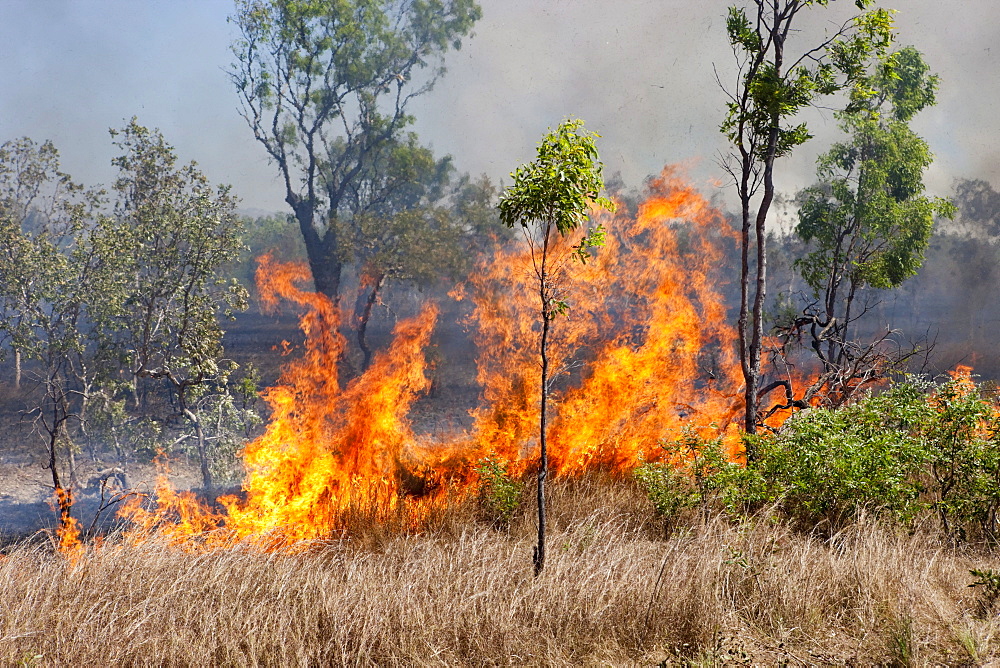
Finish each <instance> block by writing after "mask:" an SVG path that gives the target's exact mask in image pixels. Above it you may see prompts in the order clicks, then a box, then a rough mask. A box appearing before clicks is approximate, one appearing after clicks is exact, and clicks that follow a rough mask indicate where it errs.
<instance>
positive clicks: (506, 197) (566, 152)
mask: <svg viewBox="0 0 1000 668" xmlns="http://www.w3.org/2000/svg"><path fill="white" fill-rule="evenodd" d="M599 136H600V135H598V134H596V133H592V132H588V131H587V130H585V129H584V128H583V121H581V120H579V119H571V120H567V121H564V122H563V123H561V124H560V125H559V127H558V128H556V130H555V131H550V132H549V133H548V134H547V135H545V137H544V138H543V139H542V141H541V143H540V144H539V145H538V157H537V158H536V159H535V161H534V162H530V163H528V164H525V165H521V166H520V167H518V168H517V171H515V172H513V173H511V178H512V179H513V180H514V181H513V183H512V184H511V186H510V187H509V188H507V189H506V190H504V192H503V195H501V197H500V205H499V209H500V221H501V222H502V223H503V224H505V225H506V226H507V227H514V226H516V225H521V226H523V227H529V226H530V225H532V224H534V223H536V222H544V223H545V224H546V225H549V224H551V225H553V226H554V227H555V229H556V230H557V231H558V232H559V234H561V235H564V236H565V235H567V234H569V233H570V232H572V231H574V230H576V229H577V228H579V227H581V226H582V225H583V224H584V223H585V222H586V220H587V213H588V211H589V209H590V206H591V205H592V204H593V205H596V206H598V207H601V208H603V209H608V210H612V211H613V210H614V203H613V202H611V200H609V199H607V198H606V197H602V196H601V190H602V189H603V188H604V179H603V177H602V175H601V172H602V169H603V165H602V164H601V163H600V161H599V160H598V157H597V145H596V144H595V142H594V139H596V138H597V137H599ZM595 241H596V239H595Z"/></svg>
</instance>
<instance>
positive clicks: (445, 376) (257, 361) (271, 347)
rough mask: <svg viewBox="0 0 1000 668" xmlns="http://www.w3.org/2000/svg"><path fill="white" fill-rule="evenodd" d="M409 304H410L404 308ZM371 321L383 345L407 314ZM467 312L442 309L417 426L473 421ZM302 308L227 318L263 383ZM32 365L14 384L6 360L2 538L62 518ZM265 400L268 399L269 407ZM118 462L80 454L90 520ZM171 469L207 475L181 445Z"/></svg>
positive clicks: (139, 465)
mask: <svg viewBox="0 0 1000 668" xmlns="http://www.w3.org/2000/svg"><path fill="white" fill-rule="evenodd" d="M404 311H405V309H404ZM378 315H379V317H378V318H376V319H374V320H373V322H372V326H371V342H372V344H373V348H375V349H376V350H377V349H378V348H379V347H381V346H384V345H385V344H387V343H388V341H389V339H390V336H391V328H392V325H393V323H394V322H395V320H396V319H397V318H398V317H405V316H406V315H407V313H406V312H403V313H401V314H397V313H393V312H390V311H388V310H383V312H381V313H380V314H378ZM460 317H461V313H458V312H455V310H454V306H453V307H452V310H451V311H450V312H447V313H442V317H441V320H440V321H439V322H440V325H441V326H439V327H438V331H437V333H436V334H435V336H434V340H433V341H432V345H431V348H430V350H429V351H428V357H429V359H430V360H431V361H432V364H433V370H432V372H431V374H432V381H433V382H432V388H431V390H430V392H429V393H427V394H426V395H425V396H422V397H421V398H419V399H418V400H417V401H416V403H415V404H414V407H413V410H412V411H411V419H412V423H413V428H414V430H415V432H416V433H417V434H418V435H421V436H422V435H426V436H431V437H434V436H443V435H445V434H451V433H455V432H456V431H461V430H462V429H465V428H467V427H468V426H469V425H470V424H471V419H470V417H469V411H470V410H471V409H473V408H474V407H475V406H476V403H477V400H478V395H479V388H478V386H477V385H476V381H475V351H474V347H473V346H472V343H471V341H470V340H469V337H468V335H467V334H466V333H465V332H464V330H463V329H462V328H461V327H460V326H455V325H454V324H451V325H450V326H445V324H446V323H455V322H457V321H458V320H459V319H460ZM297 323H298V317H297V314H296V313H294V312H290V313H283V314H281V315H277V316H269V315H262V314H260V313H259V312H255V311H252V312H250V313H247V314H243V315H240V316H239V317H238V319H237V320H236V321H234V322H232V323H227V325H226V328H227V333H226V338H225V346H226V352H227V356H228V357H231V358H232V359H233V360H235V361H236V362H237V363H239V364H241V365H243V364H246V363H247V362H250V363H253V364H254V365H255V366H256V367H257V368H258V369H260V371H261V376H262V381H261V386H262V387H267V386H269V385H272V384H274V383H275V382H276V381H277V379H278V377H279V374H280V371H281V366H282V364H283V363H284V362H285V361H287V359H288V358H286V357H283V356H282V355H281V350H282V349H283V347H284V346H283V342H288V344H289V346H290V348H291V351H292V352H291V353H290V355H295V354H296V350H297V349H298V348H299V347H300V346H301V344H302V339H303V337H302V334H301V332H300V331H299V329H298V326H297ZM30 371H31V370H30V368H27V367H26V369H25V373H24V381H23V382H22V388H21V389H20V390H15V389H14V387H13V366H12V364H11V361H10V359H9V356H8V359H7V360H6V361H4V362H3V363H0V545H2V544H5V543H9V542H11V541H16V540H21V539H24V538H28V537H30V536H32V535H35V534H38V533H39V532H44V531H46V530H51V529H52V528H54V526H55V524H56V520H57V515H56V512H55V511H54V509H53V507H52V501H53V495H52V481H51V476H50V473H49V471H48V469H47V468H45V461H46V458H45V448H44V442H43V441H42V440H41V439H40V437H39V436H38V434H36V433H34V431H33V429H32V425H31V423H30V420H29V419H28V418H26V417H25V416H24V411H25V408H26V407H29V406H30V405H31V404H32V400H33V395H32V393H33V391H34V390H33V389H32V388H33V385H32V383H31V380H30V375H31V373H30ZM264 408H265V407H264V406H263V405H262V406H261V409H262V410H263V409H264ZM116 464H117V461H116V458H115V457H114V455H113V453H111V452H92V451H88V449H87V448H84V451H83V452H80V453H78V454H77V455H76V466H77V480H78V485H77V486H76V488H75V489H76V491H75V503H74V516H76V517H77V518H78V519H79V520H80V522H81V524H82V525H83V526H84V528H87V527H89V526H90V525H91V523H92V522H93V520H94V518H95V516H96V515H97V514H98V509H99V508H100V506H101V505H102V499H101V485H100V483H99V482H98V481H97V478H98V477H99V475H100V474H101V473H107V472H108V470H109V469H111V468H113V467H115V466H116ZM169 467H170V477H171V481H172V483H173V484H174V487H175V488H177V489H196V488H197V486H198V485H199V483H200V480H201V477H200V473H199V469H198V465H197V462H196V461H195V460H193V459H190V458H187V457H185V455H183V453H174V454H173V455H172V457H171V458H170V461H169ZM156 476H157V467H156V465H155V464H154V463H153V462H152V461H151V459H150V458H149V457H148V455H147V458H146V459H145V460H144V459H142V458H141V457H140V458H138V459H137V461H132V462H129V464H128V470H127V481H126V483H127V485H128V486H129V487H130V488H134V489H138V490H140V491H144V492H148V491H151V490H152V489H153V485H154V482H155V480H156ZM115 489H116V485H115V481H114V479H112V480H111V483H110V484H109V485H108V486H107V487H106V488H105V498H107V497H108V496H110V494H111V493H112V492H113V491H114V490H115ZM114 511H115V508H114V507H111V508H109V509H106V510H104V511H103V512H102V513H101V517H100V520H101V521H100V524H101V525H102V526H104V527H108V526H111V525H112V524H113V522H114Z"/></svg>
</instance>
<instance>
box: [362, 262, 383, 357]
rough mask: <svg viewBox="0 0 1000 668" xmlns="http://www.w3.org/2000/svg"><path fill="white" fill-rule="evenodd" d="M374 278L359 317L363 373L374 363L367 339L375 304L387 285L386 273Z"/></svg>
mask: <svg viewBox="0 0 1000 668" xmlns="http://www.w3.org/2000/svg"><path fill="white" fill-rule="evenodd" d="M373 278H374V282H373V283H372V285H371V292H369V293H368V298H367V299H365V300H364V305H363V307H362V308H361V313H360V314H359V315H358V347H359V348H360V349H361V354H362V355H363V356H364V359H363V360H362V362H361V371H362V373H364V372H365V371H367V370H368V367H369V366H370V365H371V362H372V349H371V347H369V345H368V339H367V334H368V321H369V320H370V319H371V317H372V309H373V308H374V307H375V304H376V303H378V298H379V294H380V293H381V291H382V287H383V286H384V285H385V274H384V273H380V274H378V276H376V277H373ZM361 296H362V295H359V297H361ZM359 301H360V300H359Z"/></svg>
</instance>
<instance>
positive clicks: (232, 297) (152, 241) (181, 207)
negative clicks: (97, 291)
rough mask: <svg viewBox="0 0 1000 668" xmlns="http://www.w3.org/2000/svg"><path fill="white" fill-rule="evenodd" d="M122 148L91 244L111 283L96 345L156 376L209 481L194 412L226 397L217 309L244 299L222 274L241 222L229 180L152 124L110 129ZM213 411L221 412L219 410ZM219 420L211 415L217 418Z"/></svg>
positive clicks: (98, 305)
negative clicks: (213, 180)
mask: <svg viewBox="0 0 1000 668" xmlns="http://www.w3.org/2000/svg"><path fill="white" fill-rule="evenodd" d="M112 136H113V137H115V145H116V146H117V147H118V148H119V149H120V150H121V151H122V153H121V155H120V156H119V157H117V158H115V160H114V164H115V165H116V166H117V167H118V169H119V175H118V179H117V180H116V181H115V184H114V190H115V192H116V193H117V195H118V200H117V204H116V207H115V211H114V213H113V215H111V216H105V217H103V218H102V219H101V221H100V222H99V224H98V227H97V229H96V231H95V234H94V238H93V243H94V245H95V248H96V249H97V250H98V254H99V256H100V257H101V258H103V262H104V263H105V265H106V266H105V271H106V272H107V273H108V274H110V275H113V276H114V277H115V281H116V285H115V286H114V287H113V288H112V289H109V290H108V291H107V293H106V294H107V295H108V296H110V299H105V300H103V301H95V302H94V303H93V304H92V306H91V312H92V315H93V317H94V319H95V324H98V325H100V327H101V331H103V332H106V333H105V334H103V335H102V353H103V355H104V357H105V359H111V358H112V357H114V358H115V359H114V361H115V362H116V364H114V365H108V368H120V367H118V365H122V366H124V367H125V368H126V369H127V370H128V373H129V376H130V377H131V378H133V379H135V380H136V382H141V380H142V379H144V378H149V379H154V380H162V381H164V382H166V383H167V385H168V386H169V388H170V391H171V399H172V400H173V402H175V409H176V414H177V415H178V416H180V417H181V420H182V422H183V423H185V424H186V425H188V426H189V427H190V428H191V430H192V432H191V433H189V434H182V435H181V440H182V441H183V440H186V439H187V438H193V439H194V442H195V444H196V447H197V451H198V457H199V460H200V464H201V474H202V483H203V485H204V487H205V488H206V489H211V488H212V486H213V481H212V474H211V461H210V460H211V458H210V455H209V451H208V446H209V442H210V441H211V440H217V439H218V438H219V435H218V434H215V435H210V434H209V433H207V431H206V428H207V425H206V423H205V421H204V420H203V417H202V411H203V410H204V409H207V408H208V407H212V408H213V409H214V411H213V412H218V411H221V410H224V407H225V406H227V405H230V404H231V402H229V401H228V400H227V399H226V397H225V396H220V395H225V394H226V393H227V392H228V390H227V380H228V377H229V375H230V373H231V372H232V371H233V370H234V369H235V365H233V364H232V363H230V362H228V361H226V360H224V358H223V347H222V335H223V331H222V327H221V326H220V324H219V321H218V318H217V315H218V314H219V313H220V312H221V313H223V314H226V315H229V314H231V313H232V311H233V310H235V309H240V310H242V309H245V308H246V306H247V292H246V289H245V288H244V287H243V286H241V285H240V284H239V282H238V281H237V280H236V279H223V278H221V277H220V276H219V271H220V269H221V268H223V267H225V266H227V265H229V264H231V263H232V262H234V261H236V260H237V259H238V257H239V254H240V252H241V251H242V250H243V249H244V246H243V243H242V240H241V235H242V223H241V221H240V219H239V217H238V216H237V215H236V213H235V208H236V200H235V198H234V197H233V196H232V194H231V192H230V188H229V187H228V186H220V187H218V188H214V187H212V186H211V185H210V184H209V183H208V180H207V179H206V178H205V176H204V175H203V174H202V173H201V172H200V171H199V170H198V169H197V166H196V165H195V163H190V164H188V165H184V166H181V167H178V166H177V164H176V163H177V158H176V156H175V155H174V151H173V148H172V147H171V146H170V145H169V144H168V143H167V142H166V140H165V139H164V138H163V135H162V134H160V132H159V131H157V130H148V129H147V128H144V127H142V126H141V125H139V124H138V123H137V122H136V120H135V119H132V121H131V122H130V123H129V124H128V125H127V126H126V127H125V128H124V129H123V130H121V131H120V132H119V131H112ZM220 416H221V413H220ZM222 422H223V420H222V419H221V417H220V419H219V420H216V423H218V424H221V423H222Z"/></svg>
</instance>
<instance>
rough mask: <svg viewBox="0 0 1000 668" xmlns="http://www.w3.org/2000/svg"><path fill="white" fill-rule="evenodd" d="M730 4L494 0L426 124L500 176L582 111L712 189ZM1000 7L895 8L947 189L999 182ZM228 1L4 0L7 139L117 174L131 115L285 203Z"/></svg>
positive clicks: (218, 174)
mask: <svg viewBox="0 0 1000 668" xmlns="http://www.w3.org/2000/svg"><path fill="white" fill-rule="evenodd" d="M730 1H731V0H707V1H704V2H690V1H683V2H682V1H679V0H668V1H663V0H656V1H641V2H638V1H636V2H621V3H619V2H616V3H611V2H607V1H606V0H548V1H546V2H537V1H534V0H483V1H482V3H481V4H482V7H483V18H482V20H481V21H480V22H479V23H478V24H477V25H476V28H475V36H474V37H473V38H471V39H467V40H466V42H465V44H464V46H463V48H462V50H461V51H459V52H452V53H450V54H449V55H448V59H447V66H448V70H449V71H448V74H447V75H446V76H445V78H444V79H443V80H441V81H440V82H439V83H438V85H437V87H436V88H435V90H434V91H432V92H431V93H430V94H429V95H427V96H426V97H424V98H422V99H420V100H419V101H418V103H417V104H416V105H415V106H414V107H413V111H414V112H415V114H416V116H417V123H416V126H415V129H416V130H417V131H418V132H419V133H420V135H421V136H422V138H423V140H424V141H425V142H427V143H429V144H431V145H432V146H433V148H434V149H435V150H436V151H437V152H438V153H441V154H444V153H448V154H451V155H452V156H453V157H454V158H455V163H456V165H457V167H458V168H459V169H460V170H462V171H467V172H470V173H473V174H480V173H485V174H487V175H489V176H490V177H491V178H493V179H494V180H498V179H500V178H502V177H504V176H506V174H507V173H508V172H510V171H511V170H512V169H513V168H514V167H516V166H517V165H518V164H520V163H521V162H523V161H525V160H528V159H530V158H531V157H532V154H533V150H534V145H535V142H536V141H537V139H538V137H540V136H541V134H542V133H543V132H544V130H545V128H546V127H548V126H554V125H555V124H556V123H558V122H559V121H560V120H561V119H562V118H564V117H566V116H579V117H581V118H584V119H585V120H586V121H587V125H588V127H590V128H592V129H594V130H596V131H598V132H600V133H601V134H602V135H603V138H602V140H601V142H600V150H601V154H602V157H603V159H604V160H605V162H606V164H607V170H608V172H609V173H615V172H620V173H621V175H622V177H623V179H624V181H625V184H626V185H629V186H636V185H639V184H640V183H641V182H642V180H643V179H644V178H645V177H646V176H648V175H650V174H654V173H656V172H658V171H659V169H660V167H662V165H663V164H665V163H668V162H682V163H685V164H687V165H688V166H689V169H690V170H691V172H692V175H693V176H694V177H695V178H696V179H697V180H699V181H700V182H703V183H706V182H709V181H712V180H721V179H723V178H724V173H723V172H722V170H721V169H719V167H718V164H717V158H718V154H719V151H720V150H722V149H723V148H724V144H723V142H722V140H721V136H720V135H719V132H718V125H719V122H720V119H721V117H722V113H723V105H724V102H725V97H724V95H723V93H722V91H721V90H720V89H719V87H718V85H717V84H716V81H715V76H716V74H715V73H716V71H718V73H719V75H720V76H721V77H722V79H723V81H727V80H731V79H732V76H733V69H732V54H731V52H730V50H729V46H728V44H727V42H726V38H725V13H726V6H727V4H729V2H730ZM838 5H842V6H840V7H838ZM853 6H854V5H853V3H850V2H846V1H845V2H838V3H835V4H834V6H833V8H831V9H829V10H817V11H815V12H812V15H811V17H810V21H812V24H811V25H810V24H803V25H804V26H805V27H806V30H807V31H808V34H809V35H810V36H811V35H815V34H816V32H815V31H816V30H822V29H824V28H825V27H830V26H832V25H833V23H834V22H835V21H836V20H837V19H838V18H839V19H842V18H843V17H844V16H847V15H848V12H849V11H850V10H851V9H852V8H853ZM995 7H996V5H995V2H994V1H993V0H970V1H968V2H963V3H960V4H956V5H955V6H954V7H952V6H949V3H941V2H939V1H938V0H912V1H910V2H906V3H900V4H899V8H900V9H901V11H900V12H899V14H898V15H897V22H898V28H899V30H898V36H899V43H900V44H913V45H915V46H916V47H917V48H918V49H920V50H921V51H922V52H924V54H925V56H926V60H927V61H928V62H929V63H930V65H931V67H932V69H933V70H934V71H935V72H937V73H939V74H940V75H941V79H942V85H941V91H940V95H939V104H938V105H937V106H936V107H934V108H932V109H930V110H928V111H925V112H924V113H923V114H921V115H920V116H919V117H918V119H917V121H916V123H915V126H916V129H917V131H918V132H919V133H921V134H922V135H923V136H924V137H925V138H926V139H927V140H928V141H929V143H930V144H931V147H932V149H933V150H934V151H935V153H936V154H937V156H938V160H937V162H936V163H935V165H934V166H933V168H932V170H931V173H930V175H929V177H928V183H929V185H930V187H931V189H932V190H933V191H934V192H935V193H937V194H941V195H945V194H947V192H948V191H949V190H950V188H951V185H952V182H953V180H954V179H956V178H961V177H966V178H984V179H986V180H989V181H991V182H993V183H996V182H997V181H998V177H1000V174H998V173H997V170H998V167H997V164H996V160H995V159H994V156H995V155H996V154H997V152H998V138H1000V131H998V130H1000V128H998V125H1000V120H998V118H1000V117H998V115H997V114H996V113H995V112H994V111H993V110H994V109H995V107H996V102H997V96H998V90H997V86H996V72H997V71H1000V62H998V61H1000V47H998V50H994V49H993V47H994V45H996V44H997V43H998V42H1000V40H998V37H1000V34H998V33H1000V21H998V20H997V18H996V13H995V11H994V10H995ZM956 10H960V11H956ZM231 12H232V3H231V2H229V1H228V0H174V1H172V2H153V1H152V0H146V1H137V0H92V1H88V2H75V1H71V0H41V1H39V0H5V2H4V3H3V5H2V7H0V19H2V20H0V55H2V62H3V63H4V65H3V66H2V67H0V90H2V91H3V95H2V96H0V138H2V139H3V140H6V139H12V138H15V137H19V136H24V135H27V136H30V137H32V138H34V139H36V140H42V139H51V140H53V142H54V143H55V144H56V146H57V147H58V148H59V149H60V151H61V153H62V156H63V167H64V169H65V170H66V171H68V172H69V173H71V174H72V175H74V177H75V178H76V179H77V180H79V181H83V182H85V183H108V182H109V181H110V180H111V179H112V178H113V170H112V168H111V166H110V164H109V163H110V160H111V158H112V156H113V153H114V151H113V148H112V147H111V145H110V141H109V138H108V135H107V130H108V128H110V127H121V126H122V125H123V124H124V123H125V122H126V121H127V119H129V118H131V117H132V116H133V115H135V116H137V117H138V118H139V121H140V122H141V123H143V124H144V125H147V126H155V127H159V128H160V129H161V130H163V132H164V134H165V136H166V137H167V139H168V140H169V141H171V142H172V143H173V144H174V145H175V146H176V148H177V150H178V153H179V155H180V157H181V158H182V159H185V160H190V159H194V160H197V161H198V162H199V163H200V164H201V166H202V168H203V169H204V170H205V172H206V173H207V174H208V176H209V177H210V178H211V179H212V180H214V181H216V182H225V183H231V184H232V185H233V186H234V188H235V190H236V192H237V193H238V194H239V195H240V197H241V198H242V200H243V206H244V207H245V208H247V209H256V210H262V211H284V210H285V205H284V202H283V191H282V189H281V187H280V184H279V182H278V180H277V179H276V177H275V170H274V169H273V167H272V166H270V165H268V164H267V161H266V156H265V154H264V152H263V150H262V149H261V148H260V147H259V146H257V145H256V144H255V143H254V141H253V139H252V137H251V135H250V132H249V130H248V129H247V127H246V125H245V124H244V121H243V119H242V118H240V116H239V113H238V103H237V98H236V95H235V93H234V91H233V89H232V86H231V84H230V82H229V80H228V77H227V75H226V69H227V67H228V65H229V63H230V60H231V57H230V53H229V50H228V45H229V43H230V42H231V41H232V39H233V36H234V34H235V27H234V26H233V25H232V24H230V23H228V22H227V20H226V19H227V16H228V15H229V14H230V13H231ZM810 119H811V120H812V121H813V129H814V131H815V133H816V135H817V138H816V139H815V140H814V141H812V142H810V143H809V144H808V145H807V147H805V149H804V150H801V151H799V152H798V153H797V154H796V156H795V157H793V158H791V159H790V160H788V161H786V162H785V164H783V165H782V166H781V172H780V173H779V176H778V187H779V189H780V190H783V191H785V192H791V191H793V190H795V189H796V188H799V187H801V186H803V185H806V184H807V183H808V182H809V181H810V180H811V175H812V173H813V167H812V163H813V160H814V158H815V155H816V154H817V153H818V152H820V151H822V150H824V149H825V147H826V146H827V145H828V144H829V141H831V140H832V139H833V138H835V137H836V128H835V121H834V119H833V118H832V116H831V114H830V113H828V112H822V111H818V112H814V113H812V114H811V116H810ZM708 188H709V189H710V188H711V186H708ZM724 195H725V196H726V197H728V193H724Z"/></svg>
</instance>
